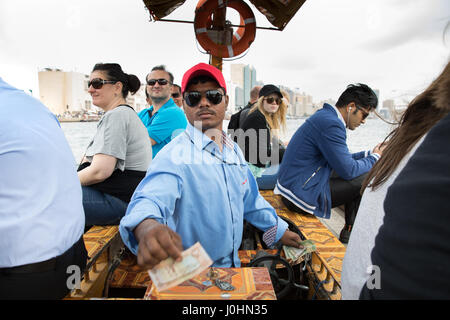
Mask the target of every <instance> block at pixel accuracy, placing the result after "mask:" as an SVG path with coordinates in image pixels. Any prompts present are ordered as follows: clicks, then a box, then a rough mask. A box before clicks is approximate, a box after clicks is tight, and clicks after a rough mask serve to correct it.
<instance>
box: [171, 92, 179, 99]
mask: <svg viewBox="0 0 450 320" xmlns="http://www.w3.org/2000/svg"><path fill="white" fill-rule="evenodd" d="M178 97H180V94H179V93H177V92H176V93H172V98H178Z"/></svg>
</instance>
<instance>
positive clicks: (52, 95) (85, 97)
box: [38, 63, 396, 118]
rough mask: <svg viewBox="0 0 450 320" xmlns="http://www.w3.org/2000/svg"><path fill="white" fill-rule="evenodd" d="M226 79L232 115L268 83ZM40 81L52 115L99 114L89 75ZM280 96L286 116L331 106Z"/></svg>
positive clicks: (391, 105)
mask: <svg viewBox="0 0 450 320" xmlns="http://www.w3.org/2000/svg"><path fill="white" fill-rule="evenodd" d="M230 67H231V68H230V74H229V76H227V75H225V78H229V80H227V81H226V82H227V92H228V95H229V98H230V99H229V101H230V103H229V106H228V110H227V113H228V115H231V114H233V113H235V112H236V111H238V110H240V109H241V108H243V107H244V106H245V105H246V104H247V103H248V101H249V99H250V90H251V89H252V88H253V87H254V86H255V85H260V86H263V85H265V84H267V83H264V82H261V81H258V80H257V70H256V69H255V68H254V67H253V66H251V65H244V64H241V63H237V64H231V65H230ZM38 78H39V88H40V91H39V97H38V98H39V99H40V100H41V101H42V102H43V103H44V105H46V106H47V107H48V108H49V109H50V110H51V111H52V112H53V113H54V114H56V115H58V116H61V117H69V118H70V117H73V116H74V115H76V116H77V117H80V116H81V115H82V114H83V113H86V112H99V111H101V109H99V108H97V107H96V106H94V105H93V104H92V99H91V96H90V94H89V93H88V81H89V75H88V74H83V73H79V72H74V71H66V70H62V69H60V68H44V69H42V70H40V71H39V72H38ZM279 87H280V90H282V92H283V95H284V94H286V95H287V97H288V100H289V104H290V107H289V108H288V115H289V116H296V117H302V116H309V115H312V114H313V113H314V112H315V111H317V110H318V109H319V108H321V107H322V106H323V104H324V103H325V102H326V103H330V104H332V105H334V104H335V103H336V101H335V100H334V99H326V100H320V101H316V100H314V97H313V96H312V95H309V94H308V93H306V92H304V91H303V92H302V91H300V90H299V89H298V88H289V87H286V86H282V85H279ZM144 90H145V83H141V88H140V89H139V90H138V91H137V92H136V94H134V95H129V96H128V97H127V103H128V104H129V105H131V106H132V107H133V108H134V109H135V110H136V111H137V112H139V111H141V110H142V109H144V108H146V107H148V106H147V102H146V98H145V91H144ZM374 91H375V93H376V94H377V96H378V97H379V96H380V90H378V89H376V88H374ZM395 107H396V104H395V102H394V100H392V99H389V100H385V101H381V100H380V101H379V105H378V110H379V111H380V110H381V111H382V109H383V108H385V109H387V110H388V111H389V112H387V111H386V112H382V113H383V114H385V115H388V114H389V113H391V114H392V113H393V112H394V109H395Z"/></svg>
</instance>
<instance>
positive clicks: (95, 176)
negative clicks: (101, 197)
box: [78, 153, 117, 186]
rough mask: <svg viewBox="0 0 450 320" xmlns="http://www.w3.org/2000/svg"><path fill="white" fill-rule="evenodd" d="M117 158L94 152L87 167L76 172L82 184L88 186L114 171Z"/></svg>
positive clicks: (105, 177)
mask: <svg viewBox="0 0 450 320" xmlns="http://www.w3.org/2000/svg"><path fill="white" fill-rule="evenodd" d="M116 163H117V159H116V158H114V157H113V156H109V155H107V154H100V153H99V154H96V155H95V156H94V157H93V159H92V163H91V165H90V166H89V167H87V168H85V169H83V170H81V171H79V172H78V178H79V179H80V182H81V185H82V186H89V185H91V184H95V183H99V182H102V181H105V180H106V179H107V178H109V177H110V176H111V175H112V173H113V172H114V168H115V167H116Z"/></svg>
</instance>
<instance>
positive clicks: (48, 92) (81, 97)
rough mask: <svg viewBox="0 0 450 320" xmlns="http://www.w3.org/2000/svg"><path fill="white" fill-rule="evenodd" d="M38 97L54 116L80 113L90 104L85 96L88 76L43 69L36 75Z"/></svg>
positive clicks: (88, 96)
mask: <svg viewBox="0 0 450 320" xmlns="http://www.w3.org/2000/svg"><path fill="white" fill-rule="evenodd" d="M38 80H39V96H40V99H41V101H42V103H43V104H44V105H46V106H47V107H48V108H49V109H50V111H51V112H53V113H54V114H55V115H60V116H62V115H64V114H67V113H72V112H81V111H83V110H86V109H87V108H89V107H90V106H91V104H92V99H91V97H90V95H88V94H87V82H88V80H89V78H88V76H86V75H84V74H82V73H78V72H64V71H62V70H60V69H51V68H45V69H43V70H41V71H39V73H38Z"/></svg>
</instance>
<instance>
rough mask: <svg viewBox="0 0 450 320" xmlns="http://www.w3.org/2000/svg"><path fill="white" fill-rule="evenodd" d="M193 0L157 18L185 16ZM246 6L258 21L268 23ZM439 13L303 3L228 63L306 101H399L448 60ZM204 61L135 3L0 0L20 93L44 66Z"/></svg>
mask: <svg viewBox="0 0 450 320" xmlns="http://www.w3.org/2000/svg"><path fill="white" fill-rule="evenodd" d="M196 2H197V1H193V0H190V1H186V3H185V4H183V5H182V6H181V7H180V8H178V9H176V10H175V11H174V12H173V13H171V14H170V15H169V16H168V17H167V18H168V19H179V20H189V21H192V20H193V16H194V9H195V5H196ZM251 7H252V10H253V12H254V14H255V16H256V20H257V25H258V26H271V25H270V24H269V23H268V21H267V19H266V18H265V17H264V16H262V15H261V14H260V13H259V12H258V10H256V9H255V8H254V7H253V6H252V5H251ZM449 12H450V2H448V1H446V0H415V1H407V0H366V1H358V0H341V1H332V0H314V1H312V0H307V1H306V2H305V4H304V5H303V6H302V8H301V9H300V10H299V11H298V13H297V14H296V15H295V16H294V17H293V19H292V20H291V21H290V22H289V24H288V25H287V27H286V28H285V29H284V30H283V31H282V32H279V31H267V30H260V29H258V31H257V34H256V39H255V41H254V43H253V44H252V45H251V47H250V49H249V51H248V52H246V54H245V55H244V56H243V57H240V58H239V59H238V62H240V63H243V64H249V65H253V66H254V67H255V68H256V69H257V70H258V80H260V81H263V82H265V83H277V84H281V85H284V86H288V87H290V88H299V90H301V91H305V92H308V93H309V94H311V95H313V96H314V97H315V99H316V100H326V99H330V98H331V99H336V97H337V96H338V95H339V94H340V93H341V92H342V91H343V90H344V89H345V87H346V86H347V85H348V84H350V83H356V82H362V83H366V84H368V85H369V86H371V87H374V88H378V89H380V91H381V92H382V97H381V98H382V99H390V98H393V99H398V100H402V99H403V98H405V99H408V100H409V99H411V97H413V96H415V95H417V94H418V93H420V91H422V90H423V89H424V88H425V87H426V86H427V85H428V84H429V83H431V81H432V80H433V79H434V78H435V77H436V76H437V75H438V74H439V72H440V71H441V70H442V68H443V66H444V65H445V64H446V62H447V61H448V59H449V48H450V28H449V27H448V21H449V16H448V13H449ZM119 22H120V23H119ZM446 26H447V28H446ZM207 61H208V55H206V54H203V53H201V52H200V50H198V44H197V43H196V40H195V36H194V31H193V28H192V25H190V24H181V23H178V24H177V23H169V22H153V21H152V22H150V21H149V14H148V11H147V10H146V9H145V6H144V4H143V2H142V1H141V0H130V1H127V2H126V5H124V2H123V1H120V0H109V1H105V0H97V1H94V2H87V1H86V2H76V3H74V2H72V1H68V0H40V1H38V2H36V1H32V0H20V1H17V0H3V1H1V2H0V75H1V76H2V78H3V79H4V80H5V81H7V82H9V83H11V84H12V85H14V86H16V87H18V88H21V89H24V90H28V89H32V90H33V91H34V92H36V91H38V90H37V86H38V85H37V83H38V81H37V75H36V71H37V70H38V69H40V68H44V67H59V68H62V69H64V70H68V71H75V72H81V73H85V74H88V73H89V72H90V71H91V69H92V67H93V65H94V64H95V63H97V62H117V63H120V64H121V65H122V67H123V69H124V71H125V72H127V73H132V74H136V75H137V76H138V77H139V78H140V79H143V78H144V77H145V74H146V73H148V71H149V70H150V69H151V68H152V67H153V66H155V65H158V64H165V65H167V67H168V69H169V70H171V72H172V73H173V74H174V75H175V78H176V79H175V81H176V82H180V80H181V77H182V75H183V73H184V72H185V71H186V70H187V69H188V68H189V67H191V66H192V65H193V64H195V63H197V62H207ZM233 62H236V61H233ZM230 63H232V62H230V61H225V62H224V67H223V69H224V72H227V68H229V65H230Z"/></svg>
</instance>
